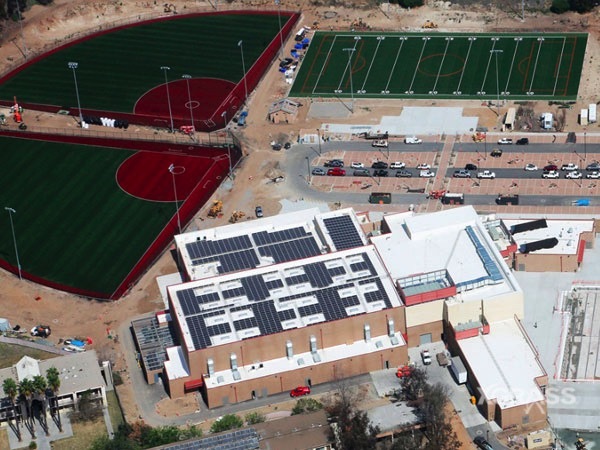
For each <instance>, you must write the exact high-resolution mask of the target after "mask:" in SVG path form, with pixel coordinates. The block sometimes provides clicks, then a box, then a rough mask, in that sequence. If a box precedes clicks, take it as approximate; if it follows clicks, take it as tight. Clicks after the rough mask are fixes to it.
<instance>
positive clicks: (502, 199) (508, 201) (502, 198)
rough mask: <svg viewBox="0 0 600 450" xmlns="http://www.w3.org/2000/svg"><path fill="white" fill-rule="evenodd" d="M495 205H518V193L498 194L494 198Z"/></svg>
mask: <svg viewBox="0 0 600 450" xmlns="http://www.w3.org/2000/svg"><path fill="white" fill-rule="evenodd" d="M496 204H497V205H518V204H519V194H513V195H510V194H509V195H502V194H500V195H498V197H497V198H496Z"/></svg>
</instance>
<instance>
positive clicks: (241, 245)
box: [185, 227, 321, 274]
mask: <svg viewBox="0 0 600 450" xmlns="http://www.w3.org/2000/svg"><path fill="white" fill-rule="evenodd" d="M185 247H186V249H187V252H188V254H189V255H190V259H191V262H192V265H194V266H200V265H204V264H209V263H214V262H217V263H218V265H217V270H218V272H219V273H220V274H224V273H230V272H237V271H240V270H247V269H253V268H255V267H258V266H259V265H260V263H261V261H260V258H259V255H260V257H270V258H273V261H274V262H275V263H281V262H286V261H294V260H296V259H303V258H308V257H311V256H316V255H320V254H321V248H320V245H319V243H318V242H317V240H316V239H315V237H314V236H313V234H312V232H307V231H306V230H305V229H304V228H303V227H295V228H289V229H286V230H280V231H274V232H268V231H259V232H256V233H253V234H252V239H251V238H250V236H249V235H241V236H235V237H231V238H225V239H218V240H207V239H198V240H196V241H194V242H189V243H187V244H186V245H185ZM257 251H258V253H257Z"/></svg>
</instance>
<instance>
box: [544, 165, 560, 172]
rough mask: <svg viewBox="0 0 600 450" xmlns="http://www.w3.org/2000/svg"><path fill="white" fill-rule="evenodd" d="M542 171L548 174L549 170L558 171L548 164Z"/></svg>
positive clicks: (555, 167) (554, 166)
mask: <svg viewBox="0 0 600 450" xmlns="http://www.w3.org/2000/svg"><path fill="white" fill-rule="evenodd" d="M544 170H545V171H546V172H549V171H551V170H558V167H557V166H556V165H555V164H548V165H547V166H545V167H544Z"/></svg>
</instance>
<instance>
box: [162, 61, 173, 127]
mask: <svg viewBox="0 0 600 450" xmlns="http://www.w3.org/2000/svg"><path fill="white" fill-rule="evenodd" d="M160 70H162V71H163V72H164V73H165V87H166V88H167V103H168V105H169V118H170V119H171V133H173V132H174V131H175V128H174V126H173V111H172V110H171V94H170V93H169V79H168V78H167V70H171V68H170V67H169V66H160Z"/></svg>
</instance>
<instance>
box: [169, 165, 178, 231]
mask: <svg viewBox="0 0 600 450" xmlns="http://www.w3.org/2000/svg"><path fill="white" fill-rule="evenodd" d="M169 172H171V176H172V178H173V194H175V212H176V214H177V228H178V229H179V234H181V219H180V217H179V200H177V184H176V183H175V165H174V164H171V165H170V166H169Z"/></svg>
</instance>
